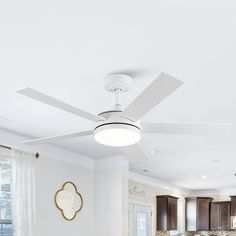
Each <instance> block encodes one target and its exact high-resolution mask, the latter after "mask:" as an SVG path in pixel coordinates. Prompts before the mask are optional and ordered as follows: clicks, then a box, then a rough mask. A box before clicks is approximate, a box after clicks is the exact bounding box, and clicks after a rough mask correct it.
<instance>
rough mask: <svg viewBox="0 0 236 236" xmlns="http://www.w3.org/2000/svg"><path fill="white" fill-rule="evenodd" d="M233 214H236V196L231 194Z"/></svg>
mask: <svg viewBox="0 0 236 236" xmlns="http://www.w3.org/2000/svg"><path fill="white" fill-rule="evenodd" d="M230 215H231V216H236V196H231V214H230Z"/></svg>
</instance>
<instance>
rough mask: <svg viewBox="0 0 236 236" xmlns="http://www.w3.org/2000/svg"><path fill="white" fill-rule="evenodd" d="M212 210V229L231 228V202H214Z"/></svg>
mask: <svg viewBox="0 0 236 236" xmlns="http://www.w3.org/2000/svg"><path fill="white" fill-rule="evenodd" d="M210 212H211V214H210V216H211V217H210V229H211V230H224V231H227V230H230V202H212V203H211V211H210Z"/></svg>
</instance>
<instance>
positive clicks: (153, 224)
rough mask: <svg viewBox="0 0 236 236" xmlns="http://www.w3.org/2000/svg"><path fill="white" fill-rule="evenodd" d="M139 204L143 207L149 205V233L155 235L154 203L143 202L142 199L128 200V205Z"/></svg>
mask: <svg viewBox="0 0 236 236" xmlns="http://www.w3.org/2000/svg"><path fill="white" fill-rule="evenodd" d="M130 204H132V205H140V206H144V207H151V213H152V214H151V235H152V236H155V234H156V231H155V227H154V226H155V211H154V209H155V208H154V204H153V203H150V202H143V201H137V200H129V202H128V205H130Z"/></svg>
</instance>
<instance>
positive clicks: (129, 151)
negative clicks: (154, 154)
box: [121, 144, 146, 162]
mask: <svg viewBox="0 0 236 236" xmlns="http://www.w3.org/2000/svg"><path fill="white" fill-rule="evenodd" d="M121 150H122V151H123V153H124V154H125V156H126V158H127V159H128V160H129V161H130V162H135V161H143V160H145V159H146V156H145V154H144V152H143V150H142V148H141V146H140V145H139V144H134V145H130V146H125V147H121Z"/></svg>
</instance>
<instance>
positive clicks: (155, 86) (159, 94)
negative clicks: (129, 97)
mask: <svg viewBox="0 0 236 236" xmlns="http://www.w3.org/2000/svg"><path fill="white" fill-rule="evenodd" d="M182 84H183V82H182V81H180V80H177V79H175V78H173V77H172V76H170V75H167V74H164V73H161V74H160V75H159V76H158V78H157V79H156V80H154V81H153V82H152V83H151V84H150V85H149V86H148V87H147V88H146V89H145V90H144V91H143V92H142V93H141V94H140V95H139V96H138V97H137V98H136V99H135V100H134V101H133V102H132V103H131V104H130V105H128V107H126V108H125V110H124V111H123V112H122V113H121V116H124V117H127V118H130V119H132V120H133V121H136V120H139V119H140V118H141V117H142V116H143V115H145V114H146V113H147V112H148V111H150V110H151V109H152V108H153V107H154V106H156V105H157V104H158V103H159V102H161V101H162V100H163V99H164V98H166V97H167V96H168V95H170V94H171V93H173V92H174V91H175V90H176V89H177V88H178V87H179V86H181V85H182Z"/></svg>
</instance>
